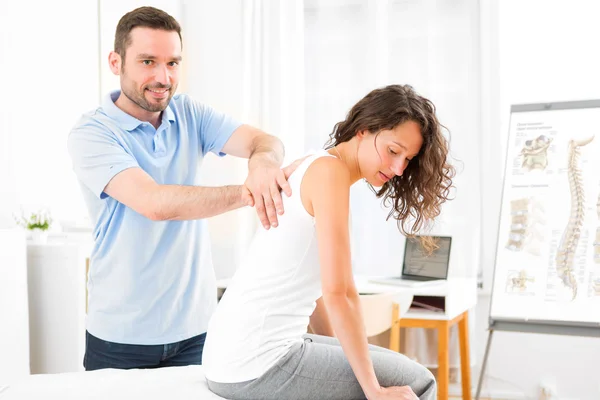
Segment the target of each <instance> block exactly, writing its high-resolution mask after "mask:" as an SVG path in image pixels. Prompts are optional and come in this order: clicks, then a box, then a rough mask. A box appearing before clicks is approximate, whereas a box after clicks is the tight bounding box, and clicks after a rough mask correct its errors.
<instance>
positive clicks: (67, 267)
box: [27, 237, 89, 374]
mask: <svg viewBox="0 0 600 400" xmlns="http://www.w3.org/2000/svg"><path fill="white" fill-rule="evenodd" d="M88 250H89V246H87V244H86V243H84V242H82V241H79V240H76V239H75V240H74V239H72V238H67V237H54V238H53V237H51V238H50V239H49V241H48V243H47V244H44V245H34V244H31V243H29V244H28V245H27V266H28V284H29V327H30V352H31V373H32V374H39V373H59V372H75V371H83V369H84V368H83V356H84V353H85V315H86V257H88V254H89V251H88Z"/></svg>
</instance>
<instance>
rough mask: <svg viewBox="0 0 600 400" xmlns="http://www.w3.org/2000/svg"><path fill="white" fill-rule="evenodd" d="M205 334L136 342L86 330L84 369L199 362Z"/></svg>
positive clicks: (152, 366)
mask: <svg viewBox="0 0 600 400" xmlns="http://www.w3.org/2000/svg"><path fill="white" fill-rule="evenodd" d="M205 339H206V333H203V334H201V335H198V336H194V337H192V338H189V339H186V340H182V341H180V342H176V343H169V344H164V345H163V344H159V345H138V344H121V343H113V342H107V341H106V340H102V339H100V338H97V337H95V336H93V335H91V334H90V333H89V332H87V331H86V333H85V357H84V359H83V366H84V367H85V370H86V371H94V370H97V369H103V368H116V369H131V368H161V367H179V366H185V365H200V364H202V350H203V349H204V341H205Z"/></svg>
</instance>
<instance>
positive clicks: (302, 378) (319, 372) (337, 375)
mask: <svg viewBox="0 0 600 400" xmlns="http://www.w3.org/2000/svg"><path fill="white" fill-rule="evenodd" d="M369 349H370V353H371V359H372V360H373V367H374V368H375V375H377V380H378V381H379V384H380V385H381V386H383V387H389V386H406V385H408V386H410V387H411V388H412V390H413V391H414V392H415V393H416V395H417V396H418V397H419V399H427V400H428V399H432V400H433V399H435V398H436V383H435V378H434V377H433V375H432V374H431V372H430V371H429V370H428V369H427V368H425V367H423V366H422V365H420V364H418V363H416V362H414V361H412V360H411V359H409V358H408V357H406V356H404V355H402V354H400V353H396V352H393V351H391V350H387V349H384V348H382V347H377V346H369ZM208 387H209V388H210V390H211V391H213V392H214V393H216V394H217V395H219V396H221V397H225V398H226V399H233V400H257V399H265V400H266V399H273V400H303V399H306V400H316V399H319V400H337V399H343V400H351V399H365V394H364V392H363V390H362V388H361V387H360V385H359V384H358V381H357V380H356V376H355V375H354V372H353V371H352V368H351V367H350V363H349V362H348V360H347V358H346V355H345V354H344V351H343V350H342V347H341V345H340V342H339V341H338V340H337V339H334V338H331V337H327V336H318V335H309V334H307V335H305V336H304V342H303V343H299V344H297V345H294V346H293V347H292V348H291V349H290V351H289V352H288V353H287V354H286V355H285V356H284V357H283V358H282V359H281V360H279V361H278V362H277V364H275V365H274V366H273V367H271V368H270V369H269V370H268V371H267V372H265V373H264V374H263V375H262V376H261V377H259V378H257V379H254V380H252V381H248V382H240V383H218V382H212V381H208Z"/></svg>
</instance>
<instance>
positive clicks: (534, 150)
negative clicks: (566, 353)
mask: <svg viewBox="0 0 600 400" xmlns="http://www.w3.org/2000/svg"><path fill="white" fill-rule="evenodd" d="M563 104H567V105H568V104H569V103H563ZM518 107H519V106H516V107H514V108H513V111H512V114H511V119H510V130H509V139H508V149H507V159H506V168H505V178H504V189H503V195H502V211H501V215H500V226H499V231H498V243H497V251H496V265H495V270H494V285H493V297H492V307H491V312H490V316H491V317H492V318H497V319H500V318H502V319H522V320H532V321H534V320H539V321H570V322H573V323H592V324H594V323H600V103H599V104H598V107H590V108H567V109H549V110H544V111H521V112H519V111H518Z"/></svg>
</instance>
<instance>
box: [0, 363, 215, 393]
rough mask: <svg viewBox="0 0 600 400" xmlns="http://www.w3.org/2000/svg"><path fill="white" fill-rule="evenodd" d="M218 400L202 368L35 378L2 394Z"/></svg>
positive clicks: (29, 377)
mask: <svg viewBox="0 0 600 400" xmlns="http://www.w3.org/2000/svg"><path fill="white" fill-rule="evenodd" d="M35 399H44V400H131V399H144V400H165V399H168V400H178V399H186V400H193V399H199V400H214V399H223V398H222V397H219V396H217V395H215V394H214V393H212V392H211V391H210V390H208V386H207V385H206V379H205V378H204V372H203V370H202V366H200V365H193V366H188V367H170V368H160V369H133V370H117V369H104V370H99V371H90V372H70V373H63V374H45V375H31V376H28V377H26V378H24V379H21V380H20V381H17V382H14V383H13V384H11V385H9V386H8V387H7V388H5V389H4V390H2V391H0V400H35Z"/></svg>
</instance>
